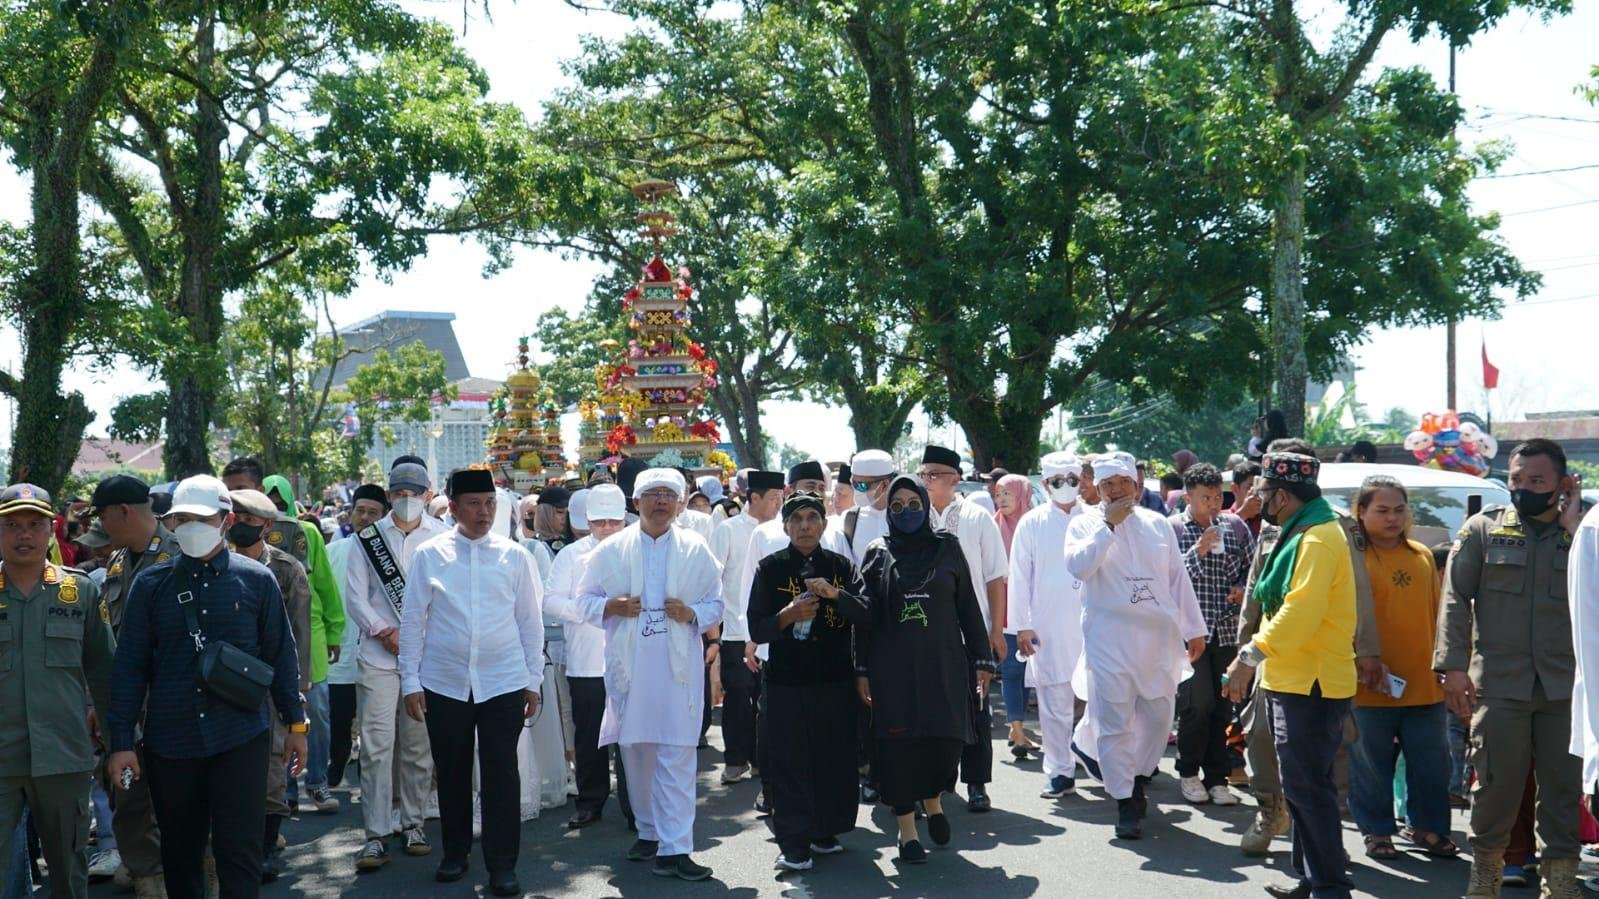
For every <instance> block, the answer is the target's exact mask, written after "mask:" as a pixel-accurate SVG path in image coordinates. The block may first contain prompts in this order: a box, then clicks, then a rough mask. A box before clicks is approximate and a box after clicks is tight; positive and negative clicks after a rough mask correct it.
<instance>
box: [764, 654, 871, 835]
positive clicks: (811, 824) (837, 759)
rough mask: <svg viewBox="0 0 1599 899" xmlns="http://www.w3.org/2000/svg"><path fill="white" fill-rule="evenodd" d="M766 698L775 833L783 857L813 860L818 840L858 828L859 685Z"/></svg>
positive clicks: (775, 688) (768, 688)
mask: <svg viewBox="0 0 1599 899" xmlns="http://www.w3.org/2000/svg"><path fill="white" fill-rule="evenodd" d="M765 695H766V697H767V705H768V707H769V708H770V709H771V710H772V717H771V720H770V721H769V722H768V724H767V727H768V729H769V730H770V732H771V735H772V746H771V748H770V749H769V750H768V751H769V753H770V755H771V759H770V765H769V767H770V768H771V772H770V774H769V775H767V776H769V777H770V779H771V784H772V809H773V811H772V834H773V835H774V836H775V837H777V844H778V846H780V847H781V848H782V850H783V855H784V856H786V857H788V858H789V859H792V860H796V861H798V860H800V859H805V858H810V856H811V841H812V840H817V839H822V838H825V837H835V836H838V835H839V834H841V833H846V832H848V831H850V830H853V829H854V827H855V817H856V810H857V808H858V807H859V805H858V803H859V799H858V795H859V787H858V784H857V782H856V774H855V765H854V761H855V706H856V703H857V699H856V698H855V681H854V678H851V679H849V680H846V681H840V682H838V683H832V684H814V685H811V686H804V687H785V686H780V685H773V684H766V685H765ZM761 770H762V773H763V774H766V768H762V769H761Z"/></svg>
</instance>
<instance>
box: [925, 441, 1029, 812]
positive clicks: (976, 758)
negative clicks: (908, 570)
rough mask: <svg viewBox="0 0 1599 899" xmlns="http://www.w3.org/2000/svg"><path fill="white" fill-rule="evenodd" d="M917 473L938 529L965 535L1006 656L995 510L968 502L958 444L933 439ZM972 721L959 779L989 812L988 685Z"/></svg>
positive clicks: (998, 649) (993, 641)
mask: <svg viewBox="0 0 1599 899" xmlns="http://www.w3.org/2000/svg"><path fill="white" fill-rule="evenodd" d="M916 474H917V476H918V477H920V478H921V479H922V483H924V484H926V485H927V500H928V502H930V503H932V508H930V509H928V510H927V517H928V520H929V521H930V522H932V525H933V530H935V531H938V532H939V533H943V534H954V535H955V537H956V539H958V540H959V541H960V545H961V552H962V553H963V554H964V555H965V556H966V567H967V570H968V571H970V572H971V577H972V587H973V589H975V590H977V591H978V603H977V607H978V609H980V610H981V611H982V613H983V624H984V625H986V626H987V627H988V643H989V646H991V647H992V648H993V650H994V658H995V659H996V660H1003V659H1004V658H1005V650H1006V645H1005V576H1006V575H1007V574H1008V573H1009V569H1010V561H1009V559H1008V558H1007V556H1006V553H1005V538H1003V537H1001V536H1000V534H999V525H998V524H997V523H995V521H994V513H993V512H985V511H983V508H982V507H981V506H978V505H977V504H975V503H970V502H967V501H966V499H965V498H964V497H962V496H961V494H960V491H959V490H957V489H956V485H957V484H959V483H960V479H961V457H960V454H959V453H957V452H955V451H954V450H951V449H948V448H945V447H942V446H932V445H929V446H928V447H927V448H926V449H924V450H923V451H922V464H921V465H920V466H918V467H917V469H916ZM975 686H976V682H975V680H974V682H973V687H974V688H975ZM972 723H973V726H974V727H975V728H976V731H977V742H975V743H972V744H971V745H969V746H967V747H966V749H965V751H963V752H962V753H961V767H960V779H961V782H962V783H965V784H966V808H967V810H968V811H972V812H986V811H988V810H989V809H991V808H993V802H992V800H990V799H989V798H988V784H989V782H990V781H992V780H993V779H994V740H993V738H992V732H993V726H994V720H993V713H992V710H991V709H990V707H989V704H988V695H987V692H986V691H985V692H984V695H983V696H982V697H981V698H979V699H978V702H977V705H976V706H975V708H974V709H973V718H972ZM951 786H953V785H951Z"/></svg>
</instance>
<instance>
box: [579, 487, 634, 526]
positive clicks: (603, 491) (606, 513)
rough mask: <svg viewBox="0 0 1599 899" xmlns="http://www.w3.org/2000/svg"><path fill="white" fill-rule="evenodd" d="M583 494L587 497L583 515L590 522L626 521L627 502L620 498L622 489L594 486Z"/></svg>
mask: <svg viewBox="0 0 1599 899" xmlns="http://www.w3.org/2000/svg"><path fill="white" fill-rule="evenodd" d="M583 492H584V493H587V494H588V495H589V496H588V508H587V509H585V510H584V514H585V516H586V517H587V518H588V520H589V521H590V522H595V521H624V520H626V518H627V500H626V499H624V498H623V497H622V488H620V487H618V486H616V485H615V484H595V485H594V486H593V487H590V488H589V489H587V490H585V491H583Z"/></svg>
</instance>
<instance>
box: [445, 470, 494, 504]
mask: <svg viewBox="0 0 1599 899" xmlns="http://www.w3.org/2000/svg"><path fill="white" fill-rule="evenodd" d="M493 492H494V475H492V474H490V473H489V471H488V469H486V468H457V469H456V470H455V471H452V472H450V498H451V499H454V498H455V497H457V496H461V495H462V494H466V493H493Z"/></svg>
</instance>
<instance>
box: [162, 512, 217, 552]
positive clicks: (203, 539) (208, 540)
mask: <svg viewBox="0 0 1599 899" xmlns="http://www.w3.org/2000/svg"><path fill="white" fill-rule="evenodd" d="M172 536H174V537H176V538H178V548H179V549H181V550H182V551H183V554H184V555H186V556H189V557H190V558H193V559H203V558H205V557H206V556H208V555H210V554H211V551H212V550H214V549H216V548H217V546H218V545H220V544H221V543H222V529H221V528H219V527H217V526H215V525H211V524H206V523H205V522H203V521H190V522H187V523H185V524H180V525H178V526H177V527H176V528H174V529H173V531H172Z"/></svg>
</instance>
